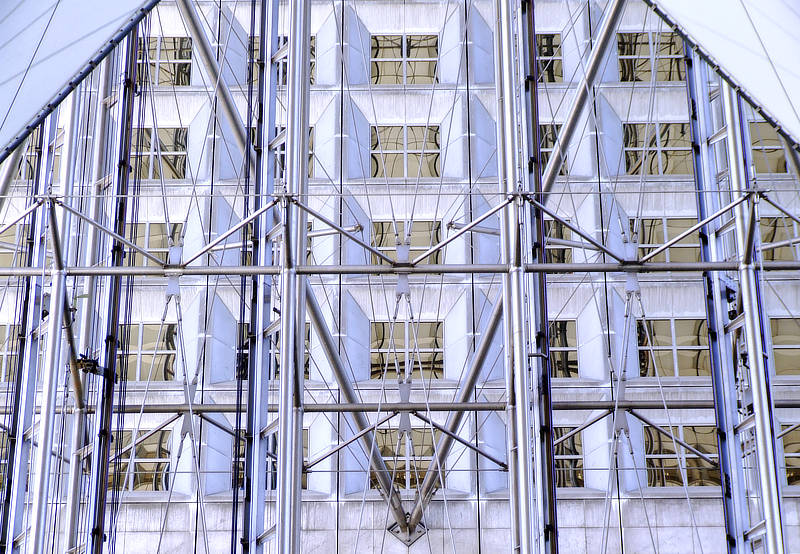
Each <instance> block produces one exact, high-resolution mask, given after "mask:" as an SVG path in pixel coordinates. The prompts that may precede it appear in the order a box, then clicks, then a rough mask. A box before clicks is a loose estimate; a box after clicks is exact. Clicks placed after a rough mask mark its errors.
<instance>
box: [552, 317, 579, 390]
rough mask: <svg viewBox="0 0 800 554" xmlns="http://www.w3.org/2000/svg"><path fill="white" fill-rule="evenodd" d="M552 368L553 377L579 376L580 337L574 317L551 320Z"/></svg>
mask: <svg viewBox="0 0 800 554" xmlns="http://www.w3.org/2000/svg"><path fill="white" fill-rule="evenodd" d="M549 334H550V368H551V372H552V375H553V377H577V376H578V337H577V328H576V321H575V320H574V319H562V320H558V319H557V320H554V321H551V322H550V333H549Z"/></svg>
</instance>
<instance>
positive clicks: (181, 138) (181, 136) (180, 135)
mask: <svg viewBox="0 0 800 554" xmlns="http://www.w3.org/2000/svg"><path fill="white" fill-rule="evenodd" d="M188 137H189V130H188V129H181V128H177V129H175V128H159V129H158V140H159V147H160V148H161V151H162V152H186V143H187V139H188Z"/></svg>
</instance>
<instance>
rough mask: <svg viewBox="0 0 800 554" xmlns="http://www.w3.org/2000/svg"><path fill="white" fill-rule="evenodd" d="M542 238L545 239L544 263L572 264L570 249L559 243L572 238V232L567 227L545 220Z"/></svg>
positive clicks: (557, 222) (558, 222) (560, 223)
mask: <svg viewBox="0 0 800 554" xmlns="http://www.w3.org/2000/svg"><path fill="white" fill-rule="evenodd" d="M544 236H545V237H546V238H547V240H546V244H545V253H546V260H545V261H546V262H547V263H551V264H554V263H559V264H564V263H570V262H572V247H571V246H566V245H564V244H562V243H560V242H559V241H565V240H570V239H571V238H572V231H571V230H570V229H569V227H567V226H566V225H564V224H563V223H562V222H560V221H555V220H552V219H545V220H544Z"/></svg>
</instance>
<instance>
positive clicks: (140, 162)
mask: <svg viewBox="0 0 800 554" xmlns="http://www.w3.org/2000/svg"><path fill="white" fill-rule="evenodd" d="M160 131H164V132H167V133H169V132H171V131H174V137H175V138H176V139H177V138H178V137H182V138H183V140H184V141H185V144H181V143H180V142H179V141H178V140H175V141H174V143H173V145H172V146H169V147H168V148H167V149H164V148H162V144H166V143H163V141H162V140H161V135H160V134H159V132H160ZM142 137H144V139H142ZM153 137H158V138H159V140H158V141H154V140H153ZM180 147H183V148H182V149H181V148H180ZM130 157H131V173H132V175H133V177H134V178H135V179H137V180H140V181H144V180H159V181H160V180H162V179H163V180H164V181H180V180H184V179H187V178H188V177H187V175H188V174H189V169H190V168H189V128H188V127H167V126H153V125H150V126H145V127H134V128H133V131H132V137H131V155H130ZM165 157H171V158H175V161H178V160H183V163H182V164H180V163H179V164H166V165H167V167H168V168H169V166H170V165H172V166H173V167H174V169H173V170H172V172H173V173H176V174H178V175H177V176H175V177H172V176H165V175H164V171H163V169H164V167H165V163H164V158H165ZM143 169H146V173H147V174H146V175H145V174H143V172H142V171H143Z"/></svg>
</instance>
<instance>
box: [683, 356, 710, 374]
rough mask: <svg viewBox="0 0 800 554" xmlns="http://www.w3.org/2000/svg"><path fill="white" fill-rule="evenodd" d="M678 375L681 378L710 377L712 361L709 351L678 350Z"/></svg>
mask: <svg viewBox="0 0 800 554" xmlns="http://www.w3.org/2000/svg"><path fill="white" fill-rule="evenodd" d="M677 355H678V375H680V376H681V377H708V376H709V375H711V359H710V358H709V354H708V350H678V352H677Z"/></svg>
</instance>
